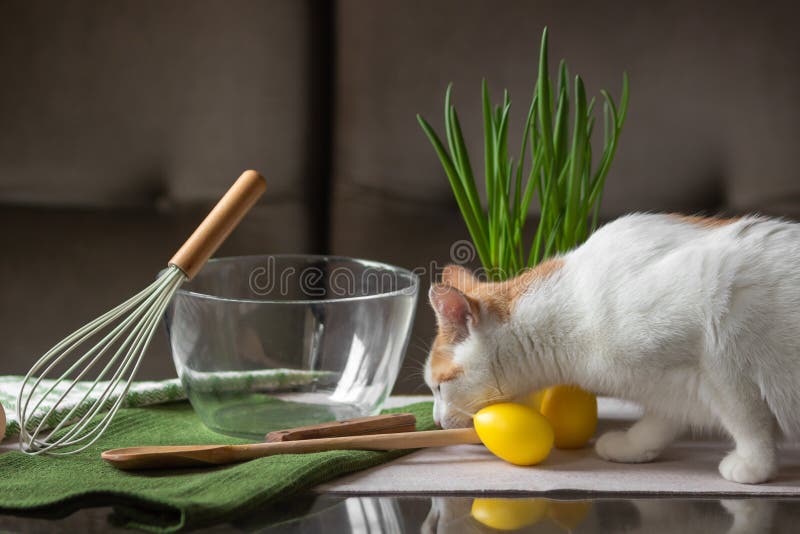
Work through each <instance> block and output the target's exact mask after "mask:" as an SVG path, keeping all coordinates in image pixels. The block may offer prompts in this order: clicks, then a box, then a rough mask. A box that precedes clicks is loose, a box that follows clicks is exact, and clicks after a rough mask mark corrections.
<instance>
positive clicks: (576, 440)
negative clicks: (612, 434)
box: [534, 385, 597, 449]
mask: <svg viewBox="0 0 800 534" xmlns="http://www.w3.org/2000/svg"><path fill="white" fill-rule="evenodd" d="M534 395H536V394H534ZM539 411H540V412H541V414H542V415H543V416H545V417H546V418H547V420H548V421H550V425H551V426H552V427H553V434H554V443H555V446H556V447H558V448H559V449H579V448H581V447H584V446H586V443H587V442H588V441H589V440H590V439H592V436H593V435H594V431H595V430H596V429H597V398H596V397H595V396H594V395H592V394H591V393H589V392H587V391H584V390H582V389H581V388H579V387H577V386H570V385H560V386H553V387H551V388H547V389H546V390H544V393H543V394H541V401H540V405H539Z"/></svg>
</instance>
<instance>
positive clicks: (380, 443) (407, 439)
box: [101, 428, 481, 469]
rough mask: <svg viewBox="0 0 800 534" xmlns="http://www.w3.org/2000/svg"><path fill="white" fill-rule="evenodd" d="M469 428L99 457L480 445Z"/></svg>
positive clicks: (154, 465)
mask: <svg viewBox="0 0 800 534" xmlns="http://www.w3.org/2000/svg"><path fill="white" fill-rule="evenodd" d="M480 442H481V440H480V438H478V434H477V433H476V432H475V430H474V429H472V428H456V429H452V430H428V431H424V432H401V433H398V434H375V435H371V436H344V437H340V438H320V439H306V440H301V441H279V442H275V443H253V444H248V445H178V446H157V447H128V448H124V449H113V450H110V451H105V452H104V453H103V454H102V455H101V457H102V458H103V460H105V461H106V462H108V463H110V464H111V465H113V466H114V467H116V468H118V469H163V468H173V467H190V466H201V465H223V464H230V463H235V462H243V461H245V460H253V459H255V458H262V457H264V456H272V455H275V454H303V453H310V452H324V451H335V450H354V449H358V450H372V451H388V450H394V449H419V448H423V447H444V446H446V445H457V444H460V443H480Z"/></svg>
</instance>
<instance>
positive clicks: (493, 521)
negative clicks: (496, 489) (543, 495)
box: [471, 499, 547, 530]
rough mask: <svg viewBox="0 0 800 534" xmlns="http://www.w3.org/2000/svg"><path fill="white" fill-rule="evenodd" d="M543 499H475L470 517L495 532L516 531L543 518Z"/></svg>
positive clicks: (545, 504) (545, 507)
mask: <svg viewBox="0 0 800 534" xmlns="http://www.w3.org/2000/svg"><path fill="white" fill-rule="evenodd" d="M546 511H547V501H546V500H544V499H475V500H474V501H472V511H471V513H472V517H474V518H475V519H476V520H477V521H478V522H480V523H482V524H484V525H486V526H487V527H490V528H493V529H496V530H517V529H520V528H523V527H527V526H528V525H532V524H534V523H536V522H538V521H540V520H541V519H542V517H544V515H545V512H546Z"/></svg>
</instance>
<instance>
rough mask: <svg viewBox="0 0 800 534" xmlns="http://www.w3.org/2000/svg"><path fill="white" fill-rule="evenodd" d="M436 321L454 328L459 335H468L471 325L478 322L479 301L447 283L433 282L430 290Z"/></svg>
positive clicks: (445, 326) (429, 295) (440, 324)
mask: <svg viewBox="0 0 800 534" xmlns="http://www.w3.org/2000/svg"><path fill="white" fill-rule="evenodd" d="M428 298H429V299H430V301H431V306H432V307H433V311H434V312H435V313H436V321H437V322H438V323H439V327H440V328H450V329H453V330H454V331H455V332H456V333H458V334H459V335H461V336H463V337H466V336H467V335H468V333H469V326H470V325H475V324H476V323H477V322H478V312H479V310H480V307H479V305H478V303H477V302H476V301H475V300H473V299H471V298H470V297H468V296H467V295H465V294H464V293H462V292H461V291H459V290H458V289H456V288H455V287H453V286H450V285H447V284H433V285H432V286H431V289H430V291H429V292H428Z"/></svg>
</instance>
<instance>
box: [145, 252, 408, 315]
mask: <svg viewBox="0 0 800 534" xmlns="http://www.w3.org/2000/svg"><path fill="white" fill-rule="evenodd" d="M249 258H283V259H289V258H298V259H309V260H314V259H316V260H344V261H350V262H355V263H360V264H362V265H364V266H366V267H376V268H382V269H387V270H390V271H394V272H397V273H400V274H401V275H403V276H405V277H407V278H408V279H409V281H410V284H409V286H408V287H405V288H402V289H396V290H394V291H387V292H385V293H376V294H375V295H360V296H355V297H338V298H331V299H293V300H269V299H252V298H231V297H220V296H218V295H211V294H208V293H201V292H199V291H192V290H189V289H184V288H183V287H182V284H181V286H179V287H178V289H177V290H176V291H175V294H178V293H180V294H181V295H182V296H188V297H192V298H200V299H206V300H215V301H221V302H234V303H249V304H289V305H296V304H306V305H308V304H322V303H329V302H331V303H336V302H354V301H359V300H371V299H380V298H387V297H394V296H397V295H403V294H406V295H410V296H413V297H414V298H416V297H417V295H418V294H419V285H420V277H419V275H417V274H416V273H414V272H413V271H410V270H408V269H406V268H404V267H398V266H397V265H392V264H390V263H384V262H381V261H374V260H367V259H363V258H353V257H351V256H340V255H337V254H292V253H290V254H243V255H238V256H221V257H218V258H211V259H209V260H208V262H207V263H221V262H223V261H231V260H241V259H249ZM204 267H205V266H204ZM167 269H169V268H167ZM167 269H164V270H162V271H161V272H164V271H166V270H167ZM200 272H202V269H201V271H200ZM159 274H161V273H159ZM199 274H200V273H198V275H199Z"/></svg>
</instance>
